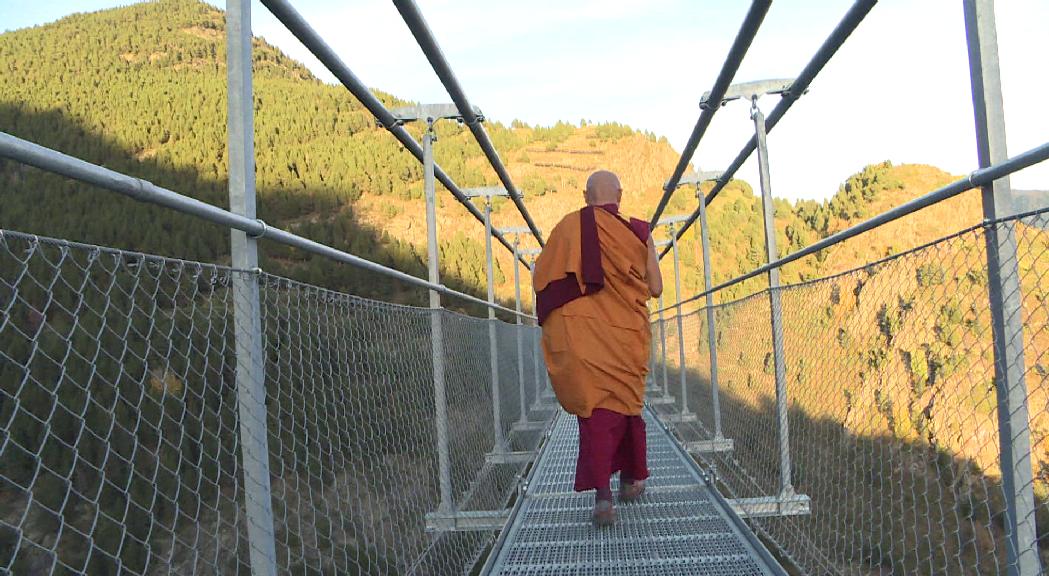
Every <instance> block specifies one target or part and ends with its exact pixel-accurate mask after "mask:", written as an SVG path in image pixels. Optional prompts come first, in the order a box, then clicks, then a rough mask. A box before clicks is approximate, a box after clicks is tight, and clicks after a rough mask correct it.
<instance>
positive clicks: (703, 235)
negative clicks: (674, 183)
mask: <svg viewBox="0 0 1049 576" xmlns="http://www.w3.org/2000/svg"><path fill="white" fill-rule="evenodd" d="M696 190H697V192H698V196H699V232H700V243H701V244H702V250H703V286H704V288H703V290H704V291H706V293H707V343H708V347H709V349H710V401H711V407H712V408H713V411H714V439H715V440H720V439H721V438H722V436H721V403H720V402H719V401H718V343H717V339H716V338H717V336H716V334H717V331H716V330H715V329H714V294H712V293H711V292H710V287H711V285H712V284H713V280H712V278H711V272H710V228H708V227H707V203H706V201H705V199H704V198H703V193H702V192H701V191H699V188H698V187H697V189H696Z"/></svg>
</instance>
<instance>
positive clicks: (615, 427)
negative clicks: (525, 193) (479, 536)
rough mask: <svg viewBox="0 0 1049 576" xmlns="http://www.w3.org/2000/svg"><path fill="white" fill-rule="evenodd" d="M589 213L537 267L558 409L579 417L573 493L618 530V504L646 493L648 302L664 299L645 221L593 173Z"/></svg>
mask: <svg viewBox="0 0 1049 576" xmlns="http://www.w3.org/2000/svg"><path fill="white" fill-rule="evenodd" d="M583 198H584V200H585V201H586V207H584V208H583V209H581V210H578V211H575V212H572V213H570V214H568V215H567V216H565V217H564V218H563V219H562V220H561V222H559V223H558V224H557V226H555V227H554V229H553V231H552V232H551V233H550V238H549V239H548V241H547V244H546V247H545V248H544V249H543V252H542V253H541V254H540V255H539V258H538V259H537V260H536V263H535V276H534V278H535V282H534V288H535V291H536V314H537V316H538V318H539V324H540V326H542V330H543V338H542V345H543V355H544V357H545V358H546V366H547V369H548V370H549V372H550V382H551V384H552V385H553V389H554V394H555V395H556V396H557V400H558V402H560V404H561V406H562V407H563V408H564V409H565V410H566V411H567V412H569V413H571V414H574V415H575V416H576V417H577V418H578V420H579V457H578V459H577V461H576V476H575V490H576V491H577V492H584V491H588V490H596V491H597V493H596V496H595V498H594V511H593V521H594V523H595V524H597V525H598V526H608V525H611V524H613V523H615V519H616V513H615V508H614V506H613V504H612V489H611V485H610V479H611V476H612V475H613V474H615V473H616V472H620V478H619V486H620V489H619V500H620V501H621V502H623V501H629V500H633V499H636V498H638V497H639V496H641V494H642V493H643V492H644V489H645V479H646V478H648V466H647V461H646V454H645V421H644V420H643V419H642V416H641V410H642V407H643V405H644V397H645V375H646V374H647V373H648V356H649V343H650V339H651V334H650V332H649V323H648V310H647V307H646V302H647V301H648V299H649V298H651V297H654V296H659V295H660V294H661V293H662V292H663V277H662V275H661V274H660V272H659V260H658V258H657V256H656V247H655V244H654V243H653V242H652V238H651V235H650V234H649V229H648V224H647V223H646V222H645V221H643V220H637V219H630V220H626V219H624V218H623V217H622V216H621V215H620V214H619V203H620V200H622V198H623V189H622V187H621V186H620V184H619V178H617V177H616V175H615V174H613V173H612V172H609V171H607V170H601V171H598V172H594V173H593V174H592V175H591V176H590V178H588V179H587V181H586V190H585V191H584V193H583Z"/></svg>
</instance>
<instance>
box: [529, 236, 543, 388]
mask: <svg viewBox="0 0 1049 576" xmlns="http://www.w3.org/2000/svg"><path fill="white" fill-rule="evenodd" d="M529 270H530V271H531V273H532V314H533V315H534V316H535V317H536V321H535V322H536V324H535V326H534V329H533V330H531V333H532V381H533V384H534V385H535V398H534V399H533V401H532V403H533V404H535V406H536V407H537V408H538V407H539V395H540V394H541V393H542V391H543V390H542V385H541V382H542V380H541V377H540V375H539V354H540V353H541V352H542V351H541V350H540V347H539V312H538V310H539V309H538V308H537V307H536V306H537V303H536V295H535V256H532V265H531V267H530V268H529Z"/></svg>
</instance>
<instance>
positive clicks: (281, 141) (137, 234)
mask: <svg viewBox="0 0 1049 576" xmlns="http://www.w3.org/2000/svg"><path fill="white" fill-rule="evenodd" d="M254 52H255V55H254V68H255V93H256V119H255V124H256V154H257V180H258V194H259V203H258V206H259V216H260V217H261V218H263V219H264V220H266V221H267V222H269V223H271V224H273V225H277V226H281V227H285V228H289V229H291V230H293V231H296V232H299V233H301V234H304V235H306V236H309V237H311V238H315V239H317V240H320V241H322V242H325V243H328V244H331V245H334V246H336V247H338V248H342V249H346V250H349V251H351V252H353V253H355V254H359V255H361V256H363V257H365V258H369V259H372V260H376V261H379V262H382V263H385V264H390V265H394V266H396V267H398V268H400V269H402V270H405V271H407V272H409V273H412V274H416V275H420V276H422V275H424V274H425V266H424V255H425V246H424V243H425V229H424V228H425V227H424V226H423V225H422V224H421V222H422V220H421V218H420V216H421V212H422V202H421V195H422V171H421V168H420V166H419V164H418V163H417V162H416V161H415V160H414V158H412V157H411V156H410V155H409V154H406V153H405V152H404V151H403V150H401V149H400V146H399V144H398V143H397V142H396V141H395V140H394V139H393V138H392V137H390V136H389V135H388V134H386V133H385V131H383V130H381V129H379V128H377V127H375V125H374V122H373V121H372V120H371V117H370V115H368V113H367V112H366V111H365V110H364V109H363V108H362V107H361V105H360V104H359V103H357V102H356V101H355V100H354V99H353V98H352V96H351V95H350V94H348V93H347V92H346V91H345V90H344V89H343V88H342V87H340V86H329V85H325V84H324V83H322V82H320V81H318V80H317V79H316V78H315V77H313V76H312V74H310V73H309V71H308V70H307V69H306V68H305V67H304V66H302V65H301V64H299V63H297V62H295V61H294V60H292V59H290V58H288V57H287V56H285V55H283V54H282V53H281V52H280V51H279V50H277V49H276V48H274V47H273V46H271V45H269V44H268V43H266V42H265V41H263V40H260V39H257V40H256V41H255V47H254ZM378 57H381V55H378ZM0 70H2V71H3V72H4V73H3V74H0V129H2V130H4V131H6V132H9V133H12V134H15V135H17V136H20V137H23V138H26V139H28V140H31V141H34V142H38V143H40V144H43V145H46V146H50V147H54V148H56V149H58V150H61V151H63V152H66V153H69V154H72V155H74V156H77V157H81V158H84V159H86V160H88V161H91V162H95V163H100V164H103V165H106V166H108V167H111V168H114V169H116V170H120V171H123V172H127V173H129V174H132V175H135V176H138V177H141V178H145V179H147V180H151V181H153V182H155V183H157V184H159V185H161V186H166V187H169V188H171V189H173V190H176V191H178V192H182V193H185V194H189V195H191V196H194V197H196V198H200V199H202V200H204V201H206V202H209V203H212V204H215V205H219V206H224V205H226V203H227V200H226V183H225V175H226V172H227V166H226V157H225V125H226V124H225V107H226V104H225V35H224V15H223V13H222V12H221V11H220V10H217V9H216V8H214V7H212V6H210V5H208V4H204V3H203V2H199V1H197V0H159V1H157V2H150V3H145V4H136V5H132V6H129V7H126V8H119V9H113V10H106V11H101V12H96V13H93V14H77V15H73V16H70V17H67V18H64V19H62V20H60V21H58V22H55V23H53V24H49V25H46V26H40V27H35V28H31V29H25V30H19V31H15V32H9V33H6V34H3V35H0ZM378 96H379V98H380V99H381V100H383V101H384V102H385V103H386V104H388V105H391V106H393V105H399V104H402V103H404V102H403V101H400V100H397V99H395V98H394V97H392V96H390V95H387V94H383V93H381V92H379V93H378ZM409 129H410V130H413V131H415V133H416V134H418V130H419V129H420V128H419V127H418V126H415V125H409ZM488 131H489V133H490V134H491V136H492V139H493V141H494V142H495V144H496V147H497V149H498V150H499V152H500V155H501V156H502V158H503V160H504V161H505V163H506V165H507V167H508V170H509V171H510V173H511V175H512V177H513V179H514V182H515V183H516V185H517V186H518V187H519V188H520V189H522V190H523V191H524V193H525V194H526V203H527V205H528V207H529V210H530V212H531V213H532V214H533V216H534V217H535V219H536V221H537V223H538V224H539V226H540V227H541V228H542V229H544V230H546V231H549V230H550V229H552V227H553V225H554V224H556V222H557V221H558V219H559V218H560V217H561V216H562V215H563V214H564V213H565V212H567V211H569V210H571V209H574V208H576V207H578V206H581V205H582V194H581V191H582V188H583V185H584V183H585V180H586V177H587V176H588V174H589V173H590V172H592V171H593V170H595V169H599V168H608V169H611V170H614V171H616V172H617V173H619V174H620V176H621V178H622V181H623V186H624V203H623V209H624V211H625V212H627V213H629V214H632V215H635V216H639V217H640V216H644V215H647V214H650V213H651V210H652V209H653V207H654V206H655V204H656V202H657V201H658V199H659V196H660V194H661V185H662V182H663V180H664V179H665V178H666V176H667V175H668V174H669V173H670V172H671V170H672V169H673V166H674V164H675V162H676V160H677V153H676V152H675V151H674V150H673V149H671V147H670V146H669V144H668V143H667V142H666V140H665V139H663V138H657V137H656V136H654V135H652V134H646V133H641V132H637V131H635V130H632V129H630V128H629V127H626V126H622V125H618V124H591V123H587V122H585V121H584V122H581V123H580V125H578V126H576V125H572V124H566V123H558V124H556V125H554V126H550V127H532V126H528V125H527V124H524V123H521V122H517V121H515V122H513V123H512V124H511V125H510V126H504V125H502V124H499V123H497V122H490V123H489V124H488ZM438 133H439V136H440V138H439V140H438V142H437V145H436V152H435V153H436V157H437V161H438V162H439V163H440V164H441V166H442V167H443V168H444V169H445V170H446V171H447V172H448V173H449V174H450V175H451V176H452V177H453V178H454V179H455V180H456V182H457V183H459V184H460V186H463V187H469V186H478V185H486V184H496V183H497V180H496V178H495V175H494V173H493V172H492V171H491V169H490V168H489V167H488V166H487V163H486V161H485V160H484V158H483V156H482V155H481V153H480V150H479V149H478V147H477V145H476V143H474V142H473V140H472V137H471V135H470V134H469V132H468V131H466V130H464V129H463V127H461V126H457V125H455V124H454V123H442V124H440V125H439V126H438ZM0 172H2V173H3V174H4V176H5V177H4V178H3V179H2V180H0V181H2V182H4V186H5V187H4V189H3V191H4V194H5V202H4V209H3V210H2V211H0V226H2V227H8V228H13V229H19V230H24V231H29V232H35V233H40V234H46V235H53V236H59V237H65V238H70V239H74V240H81V241H86V242H94V243H100V244H106V245H112V246H117V247H124V248H130V249H135V250H142V251H146V252H157V253H161V254H167V255H172V256H178V257H183V258H189V259H202V260H207V261H226V260H227V259H228V248H227V245H228V235H227V234H226V233H225V231H224V230H220V229H218V227H213V226H198V225H195V224H193V223H192V220H191V219H188V218H185V217H181V216H178V215H175V214H171V213H169V212H167V211H164V210H159V209H156V208H153V207H150V206H144V205H140V204H138V203H135V202H133V201H131V200H127V199H124V198H118V197H116V196H114V195H112V194H109V193H106V192H101V191H97V190H92V189H90V187H87V186H81V185H78V184H75V183H71V182H67V181H65V180H63V179H61V178H56V177H52V176H48V175H45V174H41V173H39V172H38V171H36V170H32V169H26V168H24V167H20V166H15V165H13V164H12V163H2V162H0ZM949 179H950V176H949V175H947V174H945V173H942V172H940V171H938V170H936V169H935V168H931V167H925V166H899V167H893V166H891V165H888V164H880V165H874V166H870V167H867V168H865V169H864V170H863V171H861V172H860V173H858V174H856V175H855V176H853V177H852V178H850V179H849V181H848V182H846V183H845V184H843V186H842V188H841V189H840V190H839V191H838V193H837V194H836V195H835V196H834V198H832V199H831V200H830V201H829V202H826V203H822V204H817V203H815V202H811V201H809V202H800V203H797V204H791V203H789V202H786V201H783V200H776V202H775V205H776V227H777V237H778V240H777V242H778V246H779V252H780V254H786V253H789V252H791V251H794V250H797V249H799V248H801V247H802V246H804V245H805V244H807V243H809V242H812V241H814V240H816V239H818V238H820V237H823V236H825V235H826V234H829V233H833V232H835V231H837V230H840V229H842V228H844V227H845V226H847V225H849V224H851V223H854V222H856V221H858V220H860V219H862V218H864V217H867V216H871V215H873V214H875V213H877V212H878V211H880V210H883V209H884V208H887V207H889V206H892V205H896V204H898V203H901V202H903V201H905V200H907V199H909V198H912V197H914V196H916V195H918V194H920V193H923V192H926V191H928V190H929V189H932V188H934V187H936V186H939V185H941V184H943V183H945V182H946V181H948V180H949ZM438 196H439V214H438V217H439V229H440V238H441V244H442V246H441V250H442V276H443V278H444V279H445V280H446V281H448V282H449V283H450V284H451V285H453V286H456V287H459V288H463V289H467V290H471V291H473V292H474V293H482V292H483V283H484V262H483V254H484V247H483V246H484V245H483V240H484V239H483V229H482V227H481V226H480V225H479V223H477V222H476V221H475V220H474V219H473V217H472V216H470V215H469V214H468V213H467V212H466V210H465V209H464V208H463V207H461V206H459V205H458V203H457V202H455V201H453V200H452V199H451V198H450V197H449V195H448V194H447V192H446V191H444V190H439V191H438ZM695 202H696V201H695V199H694V198H693V195H692V193H691V191H689V190H686V189H681V190H679V191H678V192H677V194H676V195H675V196H674V198H673V199H672V201H671V202H670V205H669V206H668V209H667V211H666V213H667V214H668V215H670V214H680V213H689V212H691V211H692V210H693V209H694V208H695ZM760 210H761V204H760V201H759V198H758V197H757V196H755V194H754V193H753V191H752V190H751V188H750V187H749V186H748V185H747V184H746V183H744V182H739V181H736V182H733V183H731V184H730V185H729V186H727V187H726V188H725V190H724V191H723V192H722V194H721V195H720V197H719V198H718V199H717V200H716V201H715V202H714V203H713V204H712V205H711V207H710V222H711V241H712V247H713V267H714V270H713V275H714V280H715V282H720V281H724V280H727V279H729V278H731V277H733V276H736V275H738V274H740V273H742V272H745V271H747V270H749V269H752V268H754V267H755V266H758V265H760V264H761V263H762V262H763V261H764V252H765V249H764V241H763V237H762V234H761V213H760ZM494 220H495V225H496V226H497V227H505V226H519V225H521V220H520V216H519V215H518V214H517V212H516V209H515V208H514V206H513V205H512V204H510V203H509V202H506V201H500V200H497V201H496V206H495V216H494ZM977 220H978V211H974V210H973V209H972V204H971V201H969V203H967V204H965V207H964V209H962V210H957V209H955V208H953V207H951V206H949V205H944V206H943V207H938V208H934V209H932V210H931V211H928V212H927V213H924V214H923V215H920V216H918V217H916V218H915V219H910V220H904V221H902V222H901V223H898V224H895V225H893V226H891V227H886V228H884V229H882V230H880V231H876V232H874V233H872V234H869V235H867V236H865V237H864V239H863V241H862V242H857V243H855V244H854V245H846V246H845V247H842V248H834V249H831V250H829V251H828V253H827V254H825V255H821V256H820V257H819V258H810V259H807V260H806V261H804V262H801V263H798V264H795V265H792V266H790V267H788V268H787V269H786V270H785V271H784V277H783V279H784V281H786V282H791V281H797V280H801V279H806V278H812V277H814V276H816V275H818V274H821V273H827V272H833V271H836V270H841V269H844V268H848V267H852V266H857V265H861V264H862V263H864V262H865V261H867V260H869V259H871V258H877V257H882V256H884V255H886V254H887V253H892V252H895V251H899V250H901V249H905V248H907V247H909V246H912V245H915V244H917V243H921V242H924V241H927V240H929V239H932V238H934V237H936V236H938V235H942V234H943V233H947V232H949V231H953V230H956V229H959V228H962V227H964V226H966V225H969V224H971V223H973V222H976V221H977ZM114 222H119V223H120V225H115V224H114ZM934 223H935V224H934ZM660 236H662V233H660ZM530 242H531V241H530V240H529V239H527V238H526V239H524V240H523V244H524V245H525V246H531V245H532V244H531V243H530ZM680 249H681V258H682V263H683V270H684V272H683V278H682V291H683V292H684V293H685V294H693V293H696V292H697V291H699V290H700V289H701V286H702V275H701V268H700V267H699V266H698V258H697V255H698V242H697V240H696V237H695V234H694V233H690V234H688V235H687V236H686V237H685V239H684V241H683V242H681V243H680ZM496 253H497V257H498V258H497V259H498V270H497V279H498V282H499V286H498V288H497V293H498V295H499V296H500V297H501V298H503V299H507V298H510V297H512V293H513V287H512V272H511V269H510V267H511V266H512V260H511V258H510V256H509V254H508V253H507V252H506V251H505V250H502V249H501V248H497V250H496ZM262 257H263V266H264V267H265V268H266V269H268V270H272V271H274V272H277V273H280V274H286V275H291V276H294V277H296V278H301V279H305V280H308V281H311V282H315V283H319V284H322V285H325V286H330V287H334V288H339V289H342V290H349V291H353V292H356V293H361V294H366V295H375V296H380V297H384V298H388V299H393V300H401V301H414V302H420V301H421V295H420V294H417V293H415V292H411V293H410V294H405V293H403V292H402V290H401V289H400V288H399V287H397V286H393V285H390V284H389V283H386V282H381V281H379V282H377V281H376V279H375V278H369V277H368V275H367V274H366V273H361V272H358V271H356V270H348V269H346V267H345V266H335V265H332V264H331V263H328V262H324V261H321V260H320V259H316V258H313V257H310V256H308V255H303V254H300V253H297V252H294V251H291V250H287V249H284V248H281V247H279V246H274V245H271V244H269V243H263V254H262ZM663 267H664V272H665V273H666V274H668V275H669V274H672V264H671V259H670V258H666V259H664V261H663ZM762 282H763V281H762V280H761V279H760V278H758V279H754V280H752V281H750V282H748V283H745V284H744V285H742V286H738V287H735V288H733V289H730V290H727V291H725V293H724V294H722V295H721V296H722V298H733V297H738V296H740V295H743V294H745V293H747V292H749V291H753V290H754V289H756V288H760V287H761V286H762ZM667 284H668V288H669V290H668V292H667V294H666V296H665V299H666V300H667V301H668V302H670V301H673V300H674V299H675V298H676V294H675V293H674V287H673V283H672V282H668V283H667ZM406 299H407V300H406Z"/></svg>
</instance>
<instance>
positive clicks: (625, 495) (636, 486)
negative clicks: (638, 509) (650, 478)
mask: <svg viewBox="0 0 1049 576" xmlns="http://www.w3.org/2000/svg"><path fill="white" fill-rule="evenodd" d="M644 493H645V481H644V480H636V481H634V482H623V483H622V484H620V486H619V501H620V502H630V501H631V500H637V499H638V498H640V497H641V495H642V494H644Z"/></svg>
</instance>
